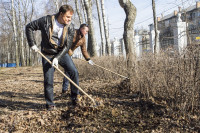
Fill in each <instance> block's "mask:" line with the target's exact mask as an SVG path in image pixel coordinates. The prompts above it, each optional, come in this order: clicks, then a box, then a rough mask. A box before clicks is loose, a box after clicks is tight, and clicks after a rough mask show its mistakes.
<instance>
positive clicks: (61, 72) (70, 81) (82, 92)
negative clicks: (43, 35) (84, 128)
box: [37, 50, 96, 104]
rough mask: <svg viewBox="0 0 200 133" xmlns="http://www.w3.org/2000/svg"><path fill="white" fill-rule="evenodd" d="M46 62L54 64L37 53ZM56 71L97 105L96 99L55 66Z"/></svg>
mask: <svg viewBox="0 0 200 133" xmlns="http://www.w3.org/2000/svg"><path fill="white" fill-rule="evenodd" d="M37 52H38V53H39V54H40V55H41V56H42V57H43V58H44V59H45V60H47V61H48V62H49V63H50V64H52V62H51V61H50V60H49V59H48V58H47V57H46V56H44V54H42V53H41V52H40V51H39V50H38V51H37ZM53 67H54V68H55V69H56V70H58V71H59V72H60V73H61V74H62V75H63V76H64V77H65V78H67V79H68V80H69V82H70V83H72V84H73V85H74V86H75V87H76V88H78V89H79V90H80V91H81V92H82V93H83V94H85V95H86V96H87V97H88V98H90V100H92V102H93V103H94V104H96V102H95V101H94V99H93V98H92V97H91V96H90V95H88V94H87V93H86V92H85V91H84V90H83V89H81V87H79V86H78V85H77V84H76V83H74V82H73V81H72V80H71V79H70V78H69V77H68V76H67V75H66V74H65V73H63V72H62V71H61V70H60V69H59V68H58V67H56V66H53Z"/></svg>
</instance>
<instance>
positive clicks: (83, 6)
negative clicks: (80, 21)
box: [81, 0, 88, 23]
mask: <svg viewBox="0 0 200 133" xmlns="http://www.w3.org/2000/svg"><path fill="white" fill-rule="evenodd" d="M81 5H82V8H83V14H84V18H85V22H86V23H87V21H88V20H87V15H86V11H85V4H84V0H81Z"/></svg>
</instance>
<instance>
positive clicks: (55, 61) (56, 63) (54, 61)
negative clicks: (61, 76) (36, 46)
mask: <svg viewBox="0 0 200 133" xmlns="http://www.w3.org/2000/svg"><path fill="white" fill-rule="evenodd" d="M52 66H55V67H58V59H57V58H54V59H53V61H52Z"/></svg>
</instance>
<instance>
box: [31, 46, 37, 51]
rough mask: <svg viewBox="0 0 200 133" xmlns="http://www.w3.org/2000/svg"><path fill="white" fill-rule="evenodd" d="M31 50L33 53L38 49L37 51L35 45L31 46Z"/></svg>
mask: <svg viewBox="0 0 200 133" xmlns="http://www.w3.org/2000/svg"><path fill="white" fill-rule="evenodd" d="M31 49H32V50H33V51H34V52H37V51H39V49H38V47H37V46H36V45H33V46H32V47H31Z"/></svg>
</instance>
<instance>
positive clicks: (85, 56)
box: [81, 39, 90, 61]
mask: <svg viewBox="0 0 200 133" xmlns="http://www.w3.org/2000/svg"><path fill="white" fill-rule="evenodd" d="M81 52H82V54H83V56H84V58H85V60H86V61H88V60H90V56H89V54H88V52H87V48H86V40H85V39H84V41H83V44H82V45H81Z"/></svg>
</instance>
